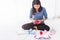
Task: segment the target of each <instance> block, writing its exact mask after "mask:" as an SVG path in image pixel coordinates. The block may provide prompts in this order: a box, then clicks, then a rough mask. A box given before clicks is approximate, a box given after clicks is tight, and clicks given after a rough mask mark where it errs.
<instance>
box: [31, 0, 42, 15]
mask: <svg viewBox="0 0 60 40" xmlns="http://www.w3.org/2000/svg"><path fill="white" fill-rule="evenodd" d="M35 4H37V5H38V4H39V5H40V8H39V9H38V11H39V12H40V11H41V10H42V6H41V3H40V0H33V2H32V14H33V15H34V13H35V12H36V10H35V8H34V5H35Z"/></svg>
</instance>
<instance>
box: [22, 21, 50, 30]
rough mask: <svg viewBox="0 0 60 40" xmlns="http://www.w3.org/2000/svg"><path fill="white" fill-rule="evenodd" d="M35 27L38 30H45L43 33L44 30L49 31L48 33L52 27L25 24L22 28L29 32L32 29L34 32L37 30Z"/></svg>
mask: <svg viewBox="0 0 60 40" xmlns="http://www.w3.org/2000/svg"><path fill="white" fill-rule="evenodd" d="M34 26H36V27H37V29H38V30H43V31H44V30H47V31H49V30H50V27H49V26H47V25H45V23H43V24H33V23H32V22H31V23H27V24H24V25H23V26H22V28H23V29H24V30H29V29H30V28H32V29H33V30H34V29H35V28H34Z"/></svg>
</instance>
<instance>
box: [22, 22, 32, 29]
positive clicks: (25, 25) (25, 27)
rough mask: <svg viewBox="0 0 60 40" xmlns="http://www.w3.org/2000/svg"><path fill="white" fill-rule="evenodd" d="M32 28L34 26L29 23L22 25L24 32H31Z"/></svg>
mask: <svg viewBox="0 0 60 40" xmlns="http://www.w3.org/2000/svg"><path fill="white" fill-rule="evenodd" d="M32 26H33V25H32V24H31V23H27V24H24V25H22V28H23V29H24V30H29V29H30V28H31V27H32Z"/></svg>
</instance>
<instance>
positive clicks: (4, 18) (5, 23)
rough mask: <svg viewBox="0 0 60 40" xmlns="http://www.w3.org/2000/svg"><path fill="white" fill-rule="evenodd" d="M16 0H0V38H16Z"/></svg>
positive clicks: (5, 39) (10, 39) (8, 39)
mask: <svg viewBox="0 0 60 40" xmlns="http://www.w3.org/2000/svg"><path fill="white" fill-rule="evenodd" d="M16 28H17V20H16V0H0V40H16V37H17V36H16Z"/></svg>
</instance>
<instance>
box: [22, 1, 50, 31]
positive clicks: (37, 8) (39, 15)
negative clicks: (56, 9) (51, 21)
mask: <svg viewBox="0 0 60 40" xmlns="http://www.w3.org/2000/svg"><path fill="white" fill-rule="evenodd" d="M30 19H31V21H32V22H31V23H27V24H24V25H23V26H22V28H23V29H24V30H29V29H30V28H32V29H37V30H42V31H44V30H47V31H49V30H50V27H49V26H47V25H46V24H45V23H44V21H45V20H46V19H47V13H46V9H45V8H44V7H42V6H41V3H40V1H39V0H33V2H32V8H31V10H30ZM35 20H38V21H39V22H38V24H35Z"/></svg>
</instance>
